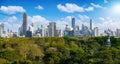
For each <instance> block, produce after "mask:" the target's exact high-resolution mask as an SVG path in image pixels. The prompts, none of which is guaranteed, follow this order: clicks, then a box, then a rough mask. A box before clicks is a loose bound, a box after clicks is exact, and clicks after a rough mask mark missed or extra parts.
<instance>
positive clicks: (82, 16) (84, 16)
mask: <svg viewBox="0 0 120 64" xmlns="http://www.w3.org/2000/svg"><path fill="white" fill-rule="evenodd" d="M78 17H79V19H80V20H81V21H86V20H90V18H89V17H88V16H87V15H80V14H79V15H78Z"/></svg>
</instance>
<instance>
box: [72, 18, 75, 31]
mask: <svg viewBox="0 0 120 64" xmlns="http://www.w3.org/2000/svg"><path fill="white" fill-rule="evenodd" d="M72 28H73V31H74V30H75V18H72Z"/></svg>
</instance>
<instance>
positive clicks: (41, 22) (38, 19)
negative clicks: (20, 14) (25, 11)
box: [28, 15, 50, 29]
mask: <svg viewBox="0 0 120 64" xmlns="http://www.w3.org/2000/svg"><path fill="white" fill-rule="evenodd" d="M28 21H29V23H28V26H30V24H31V23H32V22H33V23H34V25H35V29H37V27H39V26H41V25H43V26H45V27H46V26H47V25H48V24H49V22H50V21H49V20H47V19H46V18H44V17H42V16H40V15H35V16H28Z"/></svg>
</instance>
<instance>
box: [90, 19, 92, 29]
mask: <svg viewBox="0 0 120 64" xmlns="http://www.w3.org/2000/svg"><path fill="white" fill-rule="evenodd" d="M90 30H92V19H90Z"/></svg>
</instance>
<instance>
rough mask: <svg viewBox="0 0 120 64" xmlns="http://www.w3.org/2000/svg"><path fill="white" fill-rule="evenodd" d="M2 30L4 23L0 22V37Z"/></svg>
mask: <svg viewBox="0 0 120 64" xmlns="http://www.w3.org/2000/svg"><path fill="white" fill-rule="evenodd" d="M3 32H4V24H3V23H0V37H2V35H3Z"/></svg>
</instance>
